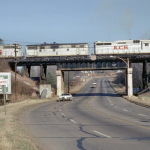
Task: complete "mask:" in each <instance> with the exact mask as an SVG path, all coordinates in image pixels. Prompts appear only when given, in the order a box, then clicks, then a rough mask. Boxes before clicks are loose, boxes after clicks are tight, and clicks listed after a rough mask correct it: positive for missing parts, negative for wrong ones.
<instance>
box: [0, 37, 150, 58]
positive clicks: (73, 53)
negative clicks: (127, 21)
mask: <svg viewBox="0 0 150 150" xmlns="http://www.w3.org/2000/svg"><path fill="white" fill-rule="evenodd" d="M89 49H90V48H89V45H88V43H62V44H61V43H59V44H58V43H55V42H54V43H52V44H47V43H43V44H37V45H26V57H51V56H52V57H55V56H58V57H59V56H60V57H63V56H67V58H72V57H76V58H78V57H80V58H86V57H88V56H90V55H91V54H90V50H89ZM14 50H15V45H0V58H1V57H15V52H14ZM16 50H17V57H22V53H21V46H20V45H19V44H17V49H16ZM93 54H94V55H96V56H101V55H117V54H122V55H123V54H150V40H118V41H113V42H106V41H96V42H94V52H93Z"/></svg>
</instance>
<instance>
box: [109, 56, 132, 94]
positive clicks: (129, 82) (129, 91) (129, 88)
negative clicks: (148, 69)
mask: <svg viewBox="0 0 150 150" xmlns="http://www.w3.org/2000/svg"><path fill="white" fill-rule="evenodd" d="M110 57H111V58H118V59H120V60H122V61H123V62H124V63H125V64H126V65H127V70H126V76H127V82H126V83H127V85H126V88H127V95H128V96H132V95H133V81H132V68H130V66H129V58H127V61H125V60H124V59H123V58H121V57H118V56H110Z"/></svg>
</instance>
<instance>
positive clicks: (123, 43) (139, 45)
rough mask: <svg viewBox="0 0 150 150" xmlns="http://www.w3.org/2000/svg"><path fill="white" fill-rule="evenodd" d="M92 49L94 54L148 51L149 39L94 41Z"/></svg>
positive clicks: (149, 49)
mask: <svg viewBox="0 0 150 150" xmlns="http://www.w3.org/2000/svg"><path fill="white" fill-rule="evenodd" d="M94 51H95V54H138V53H140V54H141V53H150V40H120V41H114V42H103V41H97V42H95V43H94Z"/></svg>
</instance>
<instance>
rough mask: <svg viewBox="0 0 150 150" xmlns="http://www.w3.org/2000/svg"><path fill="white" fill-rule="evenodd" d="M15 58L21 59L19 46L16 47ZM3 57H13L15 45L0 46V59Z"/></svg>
mask: <svg viewBox="0 0 150 150" xmlns="http://www.w3.org/2000/svg"><path fill="white" fill-rule="evenodd" d="M16 51H17V53H16V54H17V57H21V56H22V54H21V46H20V45H19V44H17V45H16ZM3 57H4V58H5V57H15V45H13V44H7V45H0V58H3Z"/></svg>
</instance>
